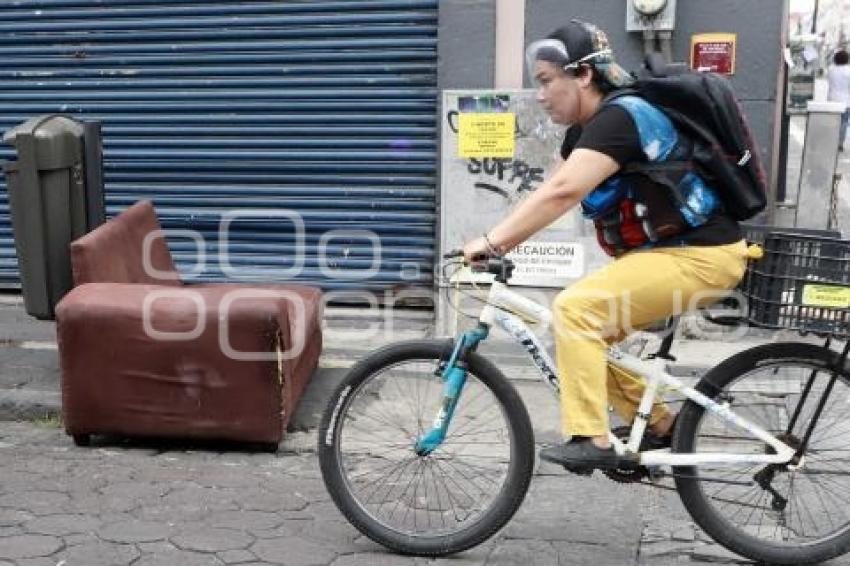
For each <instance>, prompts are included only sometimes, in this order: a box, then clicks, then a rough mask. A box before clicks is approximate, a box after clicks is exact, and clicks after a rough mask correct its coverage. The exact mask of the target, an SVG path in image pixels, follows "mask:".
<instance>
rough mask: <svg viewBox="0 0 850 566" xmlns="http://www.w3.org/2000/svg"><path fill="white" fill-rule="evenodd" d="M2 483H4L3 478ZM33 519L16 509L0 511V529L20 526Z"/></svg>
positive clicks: (31, 516)
mask: <svg viewBox="0 0 850 566" xmlns="http://www.w3.org/2000/svg"><path fill="white" fill-rule="evenodd" d="M3 481H5V478H4V480H3ZM33 517H34V515H32V514H30V513H27V512H26V511H20V510H18V509H0V527H12V526H14V525H20V524H21V523H25V522H26V521H29V520H30V519H32V518H33Z"/></svg>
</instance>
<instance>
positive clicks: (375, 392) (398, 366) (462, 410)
mask: <svg viewBox="0 0 850 566" xmlns="http://www.w3.org/2000/svg"><path fill="white" fill-rule="evenodd" d="M450 353H451V342H447V341H441V342H437V341H415V342H405V343H400V344H395V345H392V346H388V347H386V348H383V349H381V350H378V351H377V352H375V353H374V354H372V355H370V356H369V357H367V358H366V359H364V360H362V361H361V362H360V363H358V364H357V365H355V366H354V367H353V368H352V369H351V371H350V372H349V374H348V376H347V377H346V378H345V379H344V381H343V382H342V383H341V384H340V386H339V387H338V388H337V390H336V391H335V392H334V394H333V396H332V398H331V401H330V404H329V405H328V408H327V410H326V412H325V415H324V418H323V419H322V425H321V427H320V429H319V460H320V463H321V468H322V476H323V478H324V481H325V485H326V486H327V488H328V491H329V492H330V494H331V497H332V498H333V500H334V502H335V503H336V505H337V507H338V508H339V509H340V511H341V512H342V513H343V514H344V515H345V516H346V518H347V519H348V520H349V521H350V522H351V523H352V524H353V525H354V526H355V527H357V529H358V530H360V532H362V533H363V534H365V535H366V536H368V537H369V538H371V539H372V540H374V541H376V542H378V543H380V544H382V545H384V546H386V547H388V548H390V549H392V550H395V551H397V552H401V553H404V554H414V555H420V556H442V555H447V554H452V553H455V552H460V551H462V550H466V549H468V548H471V547H473V546H475V545H477V544H479V543H481V542H483V541H484V540H486V539H488V538H489V537H491V536H492V535H493V534H495V533H496V532H497V531H498V530H499V529H500V528H502V527H503V526H504V525H505V523H507V522H508V520H509V519H510V518H511V517H512V516H513V514H514V513H515V512H516V510H517V509H518V508H519V506H520V504H521V503H522V500H523V498H524V497H525V494H526V491H527V490H528V485H529V482H530V480H531V474H532V470H533V465H534V436H533V432H532V428H531V422H530V420H529V417H528V412H527V411H526V409H525V406H524V405H523V403H522V401H521V399H520V397H519V395H518V394H517V392H516V390H515V389H514V387H513V386H512V385H511V384H510V383H509V382H508V381H507V379H506V378H505V377H504V375H502V373H501V372H500V371H499V370H498V369H497V368H496V367H495V366H493V365H492V364H491V363H489V362H488V361H487V360H485V359H484V358H483V357H481V356H479V355H478V354H475V353H469V354H468V355H467V360H466V361H467V364H468V371H467V381H466V384H465V385H464V388H463V392H462V394H461V396H460V400H459V402H458V405H457V408H456V410H455V412H454V415H453V417H452V420H451V423H450V427H449V429H448V433H447V436H446V439H445V441H444V442H443V443H442V444H441V445H440V446H439V448H437V449H436V450H435V451H433V452H432V453H430V454H428V455H424V456H420V455H417V454H416V453H415V451H414V445H415V443H416V441H417V440H418V439H419V438H420V437H421V436H422V435H423V434H424V433H425V432H427V431H428V430H429V429H430V428H431V426H432V423H433V421H434V418H435V417H436V416H437V414H438V412H439V410H440V407H441V402H442V394H443V393H442V391H443V380H442V378H441V373H442V368H443V365H444V364H445V360H446V358H447V357H448V354H450Z"/></svg>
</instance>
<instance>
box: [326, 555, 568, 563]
mask: <svg viewBox="0 0 850 566" xmlns="http://www.w3.org/2000/svg"><path fill="white" fill-rule="evenodd" d="M449 561H451V559H449V560H446V562H449ZM422 563H423V562H422V560H421V559H419V558H413V557H410V556H401V555H398V554H390V553H389V552H362V553H359V554H346V555H344V556H340V557H339V558H337V559H336V560H334V561H333V562H331V566H413V565H416V564H422ZM451 564H454V562H451ZM550 566H551V565H550Z"/></svg>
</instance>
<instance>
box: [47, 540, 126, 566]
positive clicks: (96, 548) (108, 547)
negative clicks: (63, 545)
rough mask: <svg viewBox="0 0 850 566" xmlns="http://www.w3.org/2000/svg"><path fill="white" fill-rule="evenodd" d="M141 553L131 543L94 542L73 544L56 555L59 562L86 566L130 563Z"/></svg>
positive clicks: (70, 565)
mask: <svg viewBox="0 0 850 566" xmlns="http://www.w3.org/2000/svg"><path fill="white" fill-rule="evenodd" d="M139 556H141V553H140V552H139V551H138V550H137V549H136V548H135V547H134V546H133V545H130V544H111V543H108V542H94V543H87V544H80V545H77V546H72V547H70V548H68V549H66V550H63V551H62V552H60V553H59V554H57V555H56V559H57V562H61V561H62V560H64V561H65V563H66V564H67V566H73V565H75V564H80V565H82V564H85V566H113V565H116V564H130V563H132V562H133V561H134V560H136V559H137V558H138V557H139Z"/></svg>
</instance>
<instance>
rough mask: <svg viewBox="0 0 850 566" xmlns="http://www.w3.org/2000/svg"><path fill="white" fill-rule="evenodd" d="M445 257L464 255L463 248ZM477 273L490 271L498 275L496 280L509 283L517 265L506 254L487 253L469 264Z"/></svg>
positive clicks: (453, 257)
mask: <svg viewBox="0 0 850 566" xmlns="http://www.w3.org/2000/svg"><path fill="white" fill-rule="evenodd" d="M443 257H444V258H445V259H455V258H458V257H463V250H452V251H450V252H447V253H445V254H443ZM469 267H470V269H472V271H474V272H475V273H490V274H492V275H495V276H496V281H499V282H500V283H507V282H508V281H509V280H510V278H511V275H513V272H514V269H516V265H515V264H514V262H513V261H511V260H509V259H508V258H506V257H504V256H498V255H485V256H482V257H481V258H480V259H478V260H476V261H473V262H471V263H470V264H469Z"/></svg>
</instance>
